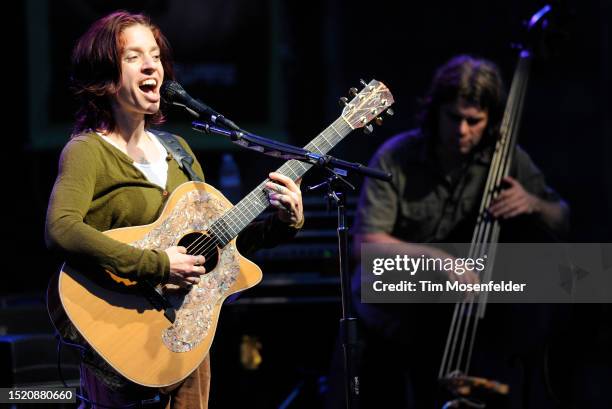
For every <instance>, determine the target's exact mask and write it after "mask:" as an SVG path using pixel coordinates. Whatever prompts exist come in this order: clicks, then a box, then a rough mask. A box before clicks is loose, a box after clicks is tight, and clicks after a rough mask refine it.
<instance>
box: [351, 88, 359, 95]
mask: <svg viewBox="0 0 612 409" xmlns="http://www.w3.org/2000/svg"><path fill="white" fill-rule="evenodd" d="M358 93H359V90H358V89H357V88H355V87H352V88H351V89H349V94H351V95H352V96H355V95H357V94H358Z"/></svg>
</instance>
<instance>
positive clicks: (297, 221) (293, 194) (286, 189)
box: [266, 172, 304, 229]
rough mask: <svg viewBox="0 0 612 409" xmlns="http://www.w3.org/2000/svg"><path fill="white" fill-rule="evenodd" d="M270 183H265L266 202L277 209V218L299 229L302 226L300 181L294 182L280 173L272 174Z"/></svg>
mask: <svg viewBox="0 0 612 409" xmlns="http://www.w3.org/2000/svg"><path fill="white" fill-rule="evenodd" d="M269 177H270V181H268V182H266V188H267V190H268V200H270V204H271V205H272V206H274V207H276V208H277V209H278V217H279V218H280V219H281V221H283V222H285V223H288V224H289V225H290V226H292V227H295V228H298V229H299V228H300V227H302V225H303V224H304V208H303V207H302V192H301V190H300V183H301V179H298V180H297V181H296V182H294V181H293V180H291V178H289V177H287V176H285V175H282V174H280V173H276V172H272V173H270V175H269Z"/></svg>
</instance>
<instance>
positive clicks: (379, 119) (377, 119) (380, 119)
mask: <svg viewBox="0 0 612 409" xmlns="http://www.w3.org/2000/svg"><path fill="white" fill-rule="evenodd" d="M374 122H376V125H378V126H381V125H382V124H383V119H382V117H380V116H378V117H376V119H375V120H374Z"/></svg>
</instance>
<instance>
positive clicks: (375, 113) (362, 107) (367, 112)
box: [340, 80, 395, 132]
mask: <svg viewBox="0 0 612 409" xmlns="http://www.w3.org/2000/svg"><path fill="white" fill-rule="evenodd" d="M361 83H362V84H363V85H364V87H363V88H362V89H361V91H357V88H351V94H353V95H354V98H353V99H352V100H351V101H350V102H349V101H348V98H341V99H340V101H341V103H342V104H344V105H345V107H344V109H343V110H342V118H344V120H345V121H346V122H347V123H348V124H349V126H350V127H351V128H352V129H357V128H363V127H366V130H368V131H370V132H371V131H372V127H371V125H370V126H368V124H369V123H370V122H371V121H373V120H374V119H376V123H377V124H379V125H380V123H382V118H381V117H380V115H381V114H382V113H383V112H385V111H386V112H387V114H388V115H393V111H391V110H390V109H389V107H390V106H391V105H392V104H393V103H394V102H395V101H394V100H393V95H391V91H389V88H387V86H386V85H385V84H383V83H382V82H380V81H376V80H372V81H370V82H369V83H368V84H366V83H365V81H363V80H362V81H361Z"/></svg>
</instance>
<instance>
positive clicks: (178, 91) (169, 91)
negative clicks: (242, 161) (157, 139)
mask: <svg viewBox="0 0 612 409" xmlns="http://www.w3.org/2000/svg"><path fill="white" fill-rule="evenodd" d="M160 94H161V97H162V100H163V101H164V102H165V103H167V104H172V105H176V106H181V107H183V108H185V109H186V110H187V111H188V112H189V113H190V114H191V115H193V116H195V117H197V118H199V117H200V116H204V117H210V120H211V121H212V122H213V123H215V124H217V125H221V126H225V127H228V128H230V129H233V130H235V131H241V129H240V128H239V127H238V125H236V124H235V123H234V122H232V121H230V120H229V119H227V118H226V117H224V116H223V115H221V114H219V113H218V112H217V111H215V110H214V109H212V108H211V107H209V106H208V105H206V104H205V103H203V102H202V101H199V100H197V99H194V98H192V97H191V96H190V95H189V94H188V93H187V91H185V89H184V88H183V87H182V86H181V84H179V83H178V82H176V81H170V80H168V81H164V83H163V84H162V86H161V89H160Z"/></svg>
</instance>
